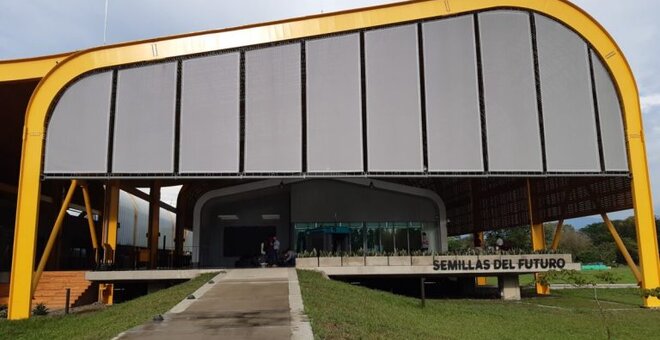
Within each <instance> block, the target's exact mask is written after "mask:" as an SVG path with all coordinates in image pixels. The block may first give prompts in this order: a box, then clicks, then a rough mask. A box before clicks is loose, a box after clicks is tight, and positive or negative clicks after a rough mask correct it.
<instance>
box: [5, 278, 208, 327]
mask: <svg viewBox="0 0 660 340" xmlns="http://www.w3.org/2000/svg"><path fill="white" fill-rule="evenodd" d="M214 276H215V274H213V273H209V274H202V275H200V276H198V277H197V278H195V279H192V280H190V281H187V282H184V283H181V284H178V285H175V286H172V287H170V288H167V289H163V290H160V291H157V292H154V293H152V294H148V295H145V296H142V297H139V298H137V299H134V300H131V301H127V302H124V303H120V304H117V305H114V306H110V307H108V308H105V309H103V310H99V311H96V312H89V313H85V314H70V315H62V316H34V317H31V318H30V319H27V320H20V321H8V320H4V319H1V320H0V338H2V339H16V340H18V339H111V338H113V337H114V336H116V335H117V334H119V333H121V332H123V331H125V330H127V329H130V328H132V327H135V326H137V325H140V324H143V323H145V322H147V321H150V320H151V318H152V317H153V316H154V315H157V314H163V313H165V312H166V311H168V310H169V309H170V308H172V307H173V306H174V305H176V304H177V303H179V301H181V300H183V299H184V298H185V297H186V296H188V295H189V294H191V293H192V292H194V291H195V290H197V288H199V287H200V286H201V285H203V284H204V283H205V282H207V281H208V280H210V279H211V278H212V277H214Z"/></svg>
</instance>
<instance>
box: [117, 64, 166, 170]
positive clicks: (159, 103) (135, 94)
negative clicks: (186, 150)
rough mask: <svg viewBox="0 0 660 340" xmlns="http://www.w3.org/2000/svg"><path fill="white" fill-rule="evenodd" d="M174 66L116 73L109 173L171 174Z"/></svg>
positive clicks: (159, 65) (140, 68) (133, 69)
mask: <svg viewBox="0 0 660 340" xmlns="http://www.w3.org/2000/svg"><path fill="white" fill-rule="evenodd" d="M175 101H176V63H164V64H156V65H150V66H142V67H137V68H132V69H126V70H120V71H119V76H118V83H117V104H116V105H117V106H116V113H115V130H114V131H115V134H114V152H113V165H112V171H113V172H115V173H172V172H173V171H174V168H173V167H174V161H173V159H174V107H175Z"/></svg>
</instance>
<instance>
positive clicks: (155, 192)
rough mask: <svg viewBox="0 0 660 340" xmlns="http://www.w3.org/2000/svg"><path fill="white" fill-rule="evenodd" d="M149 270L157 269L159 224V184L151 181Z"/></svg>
mask: <svg viewBox="0 0 660 340" xmlns="http://www.w3.org/2000/svg"><path fill="white" fill-rule="evenodd" d="M149 198H150V200H149V233H148V245H149V269H156V268H157V267H158V236H159V233H160V231H159V229H160V228H159V224H160V204H159V203H160V182H159V181H153V182H152V184H151V190H150V191H149Z"/></svg>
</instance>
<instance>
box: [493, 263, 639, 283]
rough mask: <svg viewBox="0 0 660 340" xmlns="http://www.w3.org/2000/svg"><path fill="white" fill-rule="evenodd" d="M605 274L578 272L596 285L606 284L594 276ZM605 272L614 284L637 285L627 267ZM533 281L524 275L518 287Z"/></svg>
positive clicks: (587, 271)
mask: <svg viewBox="0 0 660 340" xmlns="http://www.w3.org/2000/svg"><path fill="white" fill-rule="evenodd" d="M603 272H605V271H604V270H584V271H580V274H581V275H583V276H584V277H585V278H586V279H587V280H594V279H595V281H596V282H597V283H608V282H600V280H598V279H597V278H596V276H597V275H598V274H599V273H603ZM607 272H610V273H612V274H613V275H614V276H615V277H616V278H617V280H616V281H615V282H614V283H637V280H636V279H635V276H634V275H633V273H632V271H631V270H630V268H628V266H618V267H614V268H612V269H609V270H607ZM533 281H534V276H533V275H532V274H526V275H520V285H521V286H526V285H531V284H532V282H533ZM551 283H566V282H560V281H556V282H555V281H551ZM495 284H497V281H495Z"/></svg>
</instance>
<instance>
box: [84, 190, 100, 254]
mask: <svg viewBox="0 0 660 340" xmlns="http://www.w3.org/2000/svg"><path fill="white" fill-rule="evenodd" d="M81 187H82V192H83V199H84V200H85V212H86V213H87V224H88V225H89V236H90V238H91V239H92V248H94V263H96V264H98V263H99V242H98V240H97V239H96V225H94V212H93V211H92V202H91V200H90V199H89V190H87V183H83V184H82V186H81Z"/></svg>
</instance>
